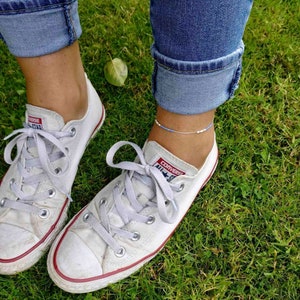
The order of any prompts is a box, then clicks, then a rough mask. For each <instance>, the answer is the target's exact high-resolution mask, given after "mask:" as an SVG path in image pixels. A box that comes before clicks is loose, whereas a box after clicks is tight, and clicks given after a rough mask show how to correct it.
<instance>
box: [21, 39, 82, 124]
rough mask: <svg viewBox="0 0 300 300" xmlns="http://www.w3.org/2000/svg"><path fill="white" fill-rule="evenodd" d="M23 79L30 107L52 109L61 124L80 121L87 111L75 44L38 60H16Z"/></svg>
mask: <svg viewBox="0 0 300 300" xmlns="http://www.w3.org/2000/svg"><path fill="white" fill-rule="evenodd" d="M17 61H18V63H19V65H20V66H21V69H22V72H23V74H24V77H25V80H26V91H27V101H28V103H29V104H32V105H35V106H38V107H43V108H47V109H50V110H53V111H55V112H57V113H58V114H60V115H61V116H63V118H64V121H65V122H68V121H71V120H76V119H81V118H82V117H83V116H84V115H85V113H86V110H87V91H86V89H87V86H86V80H85V74H84V69H83V66H82V62H81V58H80V53H79V46H78V42H77V41H76V42H74V43H73V44H72V45H71V46H67V47H65V48H63V49H61V50H59V51H56V52H54V53H50V54H47V55H43V56H38V57H17Z"/></svg>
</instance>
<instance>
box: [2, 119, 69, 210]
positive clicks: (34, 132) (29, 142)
mask: <svg viewBox="0 0 300 300" xmlns="http://www.w3.org/2000/svg"><path fill="white" fill-rule="evenodd" d="M73 135H74V132H72V131H70V132H64V131H44V130H41V129H33V128H31V127H30V126H29V125H27V124H24V128H22V129H18V130H15V131H13V132H12V133H11V134H10V135H8V136H7V137H6V138H5V140H7V139H10V138H12V137H13V136H15V137H14V138H13V139H12V140H11V141H10V142H9V143H8V144H7V146H6V148H5V151H4V160H5V161H6V163H8V164H14V163H16V164H17V169H18V172H19V175H20V176H21V178H22V182H21V184H18V180H16V179H14V178H12V179H11V181H10V189H11V191H12V192H13V193H14V194H15V196H16V197H17V201H14V200H11V199H8V198H4V199H1V200H0V207H8V208H12V209H16V210H22V211H25V212H28V213H35V214H39V215H41V216H45V213H46V212H45V211H44V210H41V209H39V208H38V207H36V206H34V205H32V204H33V203H34V202H35V201H37V200H41V199H45V198H47V197H50V198H51V197H53V196H54V194H55V190H54V189H49V190H46V191H43V192H41V193H36V192H35V191H36V189H37V187H38V186H39V184H40V183H41V182H43V181H44V180H47V179H48V180H50V181H51V183H52V185H53V186H54V187H55V188H56V189H58V190H59V191H61V192H62V193H64V194H65V195H66V196H67V197H68V198H69V199H71V197H70V195H69V194H68V191H67V190H66V187H65V186H64V185H63V182H61V180H60V176H62V175H64V174H65V173H66V171H67V170H68V167H69V164H70V161H69V154H68V149H66V148H65V146H64V145H63V143H62V142H60V139H61V138H63V137H71V136H73ZM15 147H17V153H16V156H15V157H14V159H12V157H11V155H12V150H13V149H14V148H15ZM62 157H65V159H64V160H63V166H62V168H55V167H54V166H53V162H55V161H57V160H58V159H60V158H62ZM33 168H35V170H40V172H35V174H32V172H30V170H32V169H33ZM28 189H30V190H31V191H32V193H30V194H28Z"/></svg>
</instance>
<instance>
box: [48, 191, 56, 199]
mask: <svg viewBox="0 0 300 300" xmlns="http://www.w3.org/2000/svg"><path fill="white" fill-rule="evenodd" d="M55 194H56V191H55V189H50V190H48V196H49V198H53V197H54V196H55Z"/></svg>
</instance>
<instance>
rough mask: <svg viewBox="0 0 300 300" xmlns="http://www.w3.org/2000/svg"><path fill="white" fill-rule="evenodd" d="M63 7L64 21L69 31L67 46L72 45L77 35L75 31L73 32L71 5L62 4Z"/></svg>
mask: <svg viewBox="0 0 300 300" xmlns="http://www.w3.org/2000/svg"><path fill="white" fill-rule="evenodd" d="M63 9H64V15H65V18H66V23H67V26H68V31H69V46H70V45H72V44H73V43H74V42H75V41H76V40H77V36H76V32H75V26H74V23H73V20H72V15H71V12H70V10H71V7H70V5H64V6H63Z"/></svg>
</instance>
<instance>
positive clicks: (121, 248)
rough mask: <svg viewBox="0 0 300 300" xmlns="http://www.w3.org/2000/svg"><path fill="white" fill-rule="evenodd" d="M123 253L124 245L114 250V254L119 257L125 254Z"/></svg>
mask: <svg viewBox="0 0 300 300" xmlns="http://www.w3.org/2000/svg"><path fill="white" fill-rule="evenodd" d="M125 253H126V250H125V248H124V247H120V248H119V249H118V251H117V252H115V256H116V257H119V258H120V257H123V256H124V255H125Z"/></svg>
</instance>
